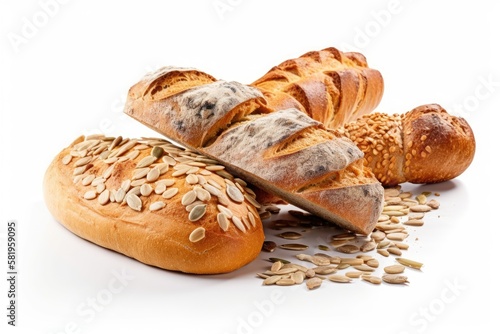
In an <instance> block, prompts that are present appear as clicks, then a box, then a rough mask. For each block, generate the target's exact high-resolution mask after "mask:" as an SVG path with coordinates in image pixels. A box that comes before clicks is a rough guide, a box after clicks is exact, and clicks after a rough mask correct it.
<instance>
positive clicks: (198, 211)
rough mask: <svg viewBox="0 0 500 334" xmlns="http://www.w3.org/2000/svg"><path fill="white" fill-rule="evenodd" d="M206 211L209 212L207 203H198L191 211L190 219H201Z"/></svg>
mask: <svg viewBox="0 0 500 334" xmlns="http://www.w3.org/2000/svg"><path fill="white" fill-rule="evenodd" d="M206 212H207V205H206V204H200V205H197V206H195V207H194V208H193V210H191V212H190V213H189V217H188V219H189V220H190V221H192V222H195V221H197V220H199V219H200V218H201V217H203V215H205V213H206Z"/></svg>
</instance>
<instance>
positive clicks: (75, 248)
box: [0, 0, 500, 334]
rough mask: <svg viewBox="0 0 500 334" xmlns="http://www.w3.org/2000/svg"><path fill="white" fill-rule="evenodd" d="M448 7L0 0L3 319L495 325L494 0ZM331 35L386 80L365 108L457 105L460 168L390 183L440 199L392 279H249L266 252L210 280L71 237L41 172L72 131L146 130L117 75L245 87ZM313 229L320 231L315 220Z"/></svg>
mask: <svg viewBox="0 0 500 334" xmlns="http://www.w3.org/2000/svg"><path fill="white" fill-rule="evenodd" d="M464 3H465V1H462V2H452V1H441V2H439V3H437V1H425V0H422V1H405V0H400V1H389V0H380V1H315V0H308V1H295V0H294V1H290V0H288V1H284V0H281V1H264V0H254V1H250V0H199V1H151V0H143V1H128V2H126V3H125V2H124V1H120V2H118V1H115V2H113V3H111V1H108V2H103V1H94V0H91V1H76V0H73V1H67V0H66V1H62V0H60V1H56V0H40V1H34V0H27V1H9V2H7V1H2V4H1V5H0V52H1V53H0V112H1V119H0V124H1V131H0V136H1V141H0V157H1V166H0V168H1V174H0V175H1V180H2V181H1V186H0V189H1V191H0V196H1V197H0V199H1V201H0V205H1V209H0V216H1V219H0V222H1V229H0V237H1V238H0V263H3V264H2V265H0V267H1V268H4V269H2V272H3V274H2V275H1V277H2V279H1V280H0V281H1V284H0V296H2V297H1V298H0V300H1V302H0V305H1V307H0V309H2V310H3V311H2V312H0V319H2V320H1V321H0V322H1V324H0V328H2V329H1V331H2V332H3V333H5V331H4V329H8V332H9V333H14V332H19V333H21V332H22V333H27V332H29V333H47V334H48V333H111V332H112V333H121V332H126V333H128V332H138V331H141V330H144V332H163V333H164V332H167V331H172V330H174V329H175V328H177V329H176V331H177V332H179V333H183V332H186V333H201V332H203V333H221V334H222V333H271V331H273V332H277V331H280V332H284V331H288V332H290V330H291V331H292V332H298V331H299V330H309V331H312V330H314V331H326V332H332V331H339V330H350V331H351V332H353V333H357V332H365V331H366V330H370V331H372V332H374V333H379V332H380V333H395V334H402V333H442V332H443V331H444V330H456V329H462V330H466V331H471V330H474V331H475V332H478V333H479V332H481V333H485V332H491V331H487V330H486V328H489V327H490V326H494V325H493V320H494V319H495V318H494V313H493V311H494V309H496V311H498V301H497V299H496V298H497V297H498V292H497V291H498V283H497V277H498V276H496V274H495V273H494V268H496V267H497V258H496V257H497V254H498V249H497V247H496V243H497V239H498V214H497V213H496V211H495V210H494V209H495V208H496V206H497V202H498V201H497V200H496V196H497V193H498V179H497V176H496V175H497V173H498V172H497V169H498V167H497V166H496V165H495V164H494V161H493V157H494V156H495V155H496V154H497V153H498V150H497V148H496V145H495V141H496V136H497V134H498V130H497V127H498V123H496V122H498V121H499V119H498V113H499V106H500V94H499V92H500V67H499V65H498V59H500V52H499V47H498V32H500V24H499V23H498V22H499V19H498V17H499V14H500V7H499V6H498V4H497V3H495V4H494V2H493V1H485V0H477V1H474V2H473V1H469V2H467V4H464ZM329 46H334V47H337V48H340V49H341V50H344V51H361V52H362V53H363V54H364V55H365V56H366V57H367V59H368V62H369V65H370V66H371V67H373V68H376V69H378V70H380V71H381V73H382V75H383V76H384V80H385V92H384V97H383V99H382V102H381V103H380V105H379V107H378V108H377V110H378V111H384V112H388V113H394V112H397V113H402V112H405V111H408V110H410V109H412V108H414V107H416V106H418V105H420V104H425V103H439V104H441V105H442V106H443V107H444V108H445V109H447V110H448V111H449V112H450V113H452V114H455V115H459V116H462V117H465V118H466V119H467V121H468V122H469V123H470V125H471V126H472V128H473V130H474V132H475V135H476V140H477V152H476V156H475V159H474V162H473V164H472V165H471V166H470V168H469V169H468V170H467V171H466V172H465V173H464V174H462V175H461V176H460V177H458V178H457V179H455V180H453V181H450V182H446V183H443V184H439V185H429V186H423V187H417V186H412V185H407V184H405V185H403V187H404V189H408V190H413V191H415V192H416V193H418V192H420V191H422V190H430V191H439V192H441V196H440V197H439V198H438V200H439V201H440V202H441V208H440V209H439V210H438V211H437V212H433V214H430V215H429V216H428V217H429V218H428V222H427V224H426V225H424V226H423V227H421V228H418V229H412V230H411V231H412V234H411V237H410V239H409V243H410V245H411V246H410V249H409V250H408V253H407V254H408V257H412V258H416V259H418V260H421V261H423V262H424V263H425V266H424V269H423V270H422V272H415V271H412V272H409V273H408V275H409V276H410V281H411V282H410V284H409V285H408V286H404V287H402V286H389V285H385V284H384V285H380V286H372V285H369V284H367V283H363V282H359V281H356V282H354V283H352V284H349V285H339V284H333V283H331V282H325V283H324V284H323V286H322V287H321V288H320V289H319V290H315V291H307V289H306V288H305V286H304V285H302V286H299V287H297V288H287V287H284V288H278V287H262V286H261V282H260V281H259V280H258V279H257V278H255V276H254V275H255V273H256V272H258V271H261V270H264V268H266V267H267V265H268V263H267V262H265V261H263V260H262V259H258V260H256V261H255V262H253V263H251V264H250V265H248V266H246V267H244V268H242V269H241V270H238V271H236V272H233V273H231V274H227V275H220V276H209V277H207V276H203V277H200V276H189V275H183V274H179V273H172V272H167V271H163V270H159V269H155V268H151V267H148V266H145V265H142V264H141V263H138V262H136V261H134V260H131V259H128V258H126V257H124V256H121V255H119V254H116V253H113V252H109V251H107V250H105V249H102V248H100V247H97V246H94V245H93V244H91V243H89V242H86V241H83V240H81V239H79V238H78V237H76V236H74V235H72V234H71V233H70V232H68V231H67V230H65V229H64V228H63V227H62V226H61V225H59V224H58V223H57V222H56V221H54V220H53V219H52V217H51V216H50V214H49V212H48V211H47V209H46V208H45V205H44V202H43V197H42V188H41V182H42V178H43V174H44V172H45V169H46V167H47V166H48V164H49V163H50V161H51V159H52V158H53V157H54V156H55V155H56V154H57V153H58V152H59V151H60V150H61V149H62V148H63V147H65V146H66V145H68V144H69V143H70V142H71V141H72V140H73V139H74V138H76V137H77V136H79V135H80V134H90V133H95V132H104V133H105V134H107V135H119V134H120V135H123V136H128V137H134V136H147V135H156V134H155V133H153V132H152V131H151V130H148V129H146V128H145V127H143V126H142V125H140V124H139V123H137V122H134V121H133V120H132V119H130V118H128V117H126V116H124V115H123V114H122V112H121V110H122V107H123V103H124V99H125V96H126V93H127V91H128V89H129V87H130V86H131V85H132V84H134V83H135V82H136V81H138V80H139V79H140V78H141V77H142V76H143V75H144V74H145V73H146V72H148V71H150V70H153V69H156V68H158V67H159V66H163V65H178V66H192V67H197V68H199V69H201V70H204V71H206V72H208V73H210V74H212V75H214V76H215V77H217V78H221V79H227V80H236V81H240V82H243V83H250V82H252V81H253V80H255V79H256V78H258V77H260V76H261V75H263V74H264V73H265V72H266V71H267V70H269V69H270V68H271V67H272V66H274V65H276V64H278V63H280V62H281V61H283V60H285V59H288V58H294V57H297V56H299V55H301V54H303V53H305V52H307V51H311V50H318V49H322V48H325V47H329ZM9 219H15V220H17V222H18V226H19V227H18V240H19V241H18V258H19V263H18V266H19V267H18V270H19V277H18V286H17V292H18V299H17V303H18V309H17V317H18V318H17V324H18V326H17V327H16V328H11V326H8V325H7V320H8V319H7V317H6V314H7V310H6V306H7V302H8V300H7V290H8V288H7V284H6V283H7V282H6V278H3V277H4V275H5V276H6V272H7V269H6V262H7V259H6V257H7V254H6V253H7V251H6V248H7V246H6V224H7V221H8V220H9ZM272 233H273V232H271V231H269V234H272ZM324 233H325V235H323V237H324V238H325V240H326V239H327V237H328V236H329V234H330V232H329V231H325V232H324ZM278 255H279V254H278ZM268 256H269V255H268V254H264V255H263V256H262V258H263V259H264V258H267V257H268ZM117 275H118V276H120V275H121V276H122V278H121V279H122V281H117V280H116V277H117ZM118 282H120V283H118ZM328 283H330V284H328ZM110 284H111V285H110ZM113 284H114V285H113ZM92 300H97V305H95V308H94V309H93V308H92V307H91V305H92V304H91V303H92ZM99 300H100V301H101V302H99ZM495 314H498V313H495ZM495 327H496V328H498V326H495Z"/></svg>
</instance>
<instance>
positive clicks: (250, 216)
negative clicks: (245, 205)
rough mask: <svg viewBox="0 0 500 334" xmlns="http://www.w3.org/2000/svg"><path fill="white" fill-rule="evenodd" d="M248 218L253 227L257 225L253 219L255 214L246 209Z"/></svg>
mask: <svg viewBox="0 0 500 334" xmlns="http://www.w3.org/2000/svg"><path fill="white" fill-rule="evenodd" d="M247 216H248V220H249V221H250V224H252V227H255V226H256V225H257V222H256V221H255V216H254V214H253V213H252V212H251V211H248V213H247Z"/></svg>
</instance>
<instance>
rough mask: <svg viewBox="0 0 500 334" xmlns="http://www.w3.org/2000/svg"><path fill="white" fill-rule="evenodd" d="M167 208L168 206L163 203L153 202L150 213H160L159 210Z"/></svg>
mask: <svg viewBox="0 0 500 334" xmlns="http://www.w3.org/2000/svg"><path fill="white" fill-rule="evenodd" d="M165 206H166V204H165V203H164V202H162V201H157V202H153V203H151V205H150V206H149V211H158V210H161V209H163V208H164V207H165Z"/></svg>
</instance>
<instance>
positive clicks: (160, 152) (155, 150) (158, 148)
mask: <svg viewBox="0 0 500 334" xmlns="http://www.w3.org/2000/svg"><path fill="white" fill-rule="evenodd" d="M164 154H165V150H163V147H161V146H155V147H153V149H152V150H151V155H152V156H154V157H155V158H156V159H159V158H161V157H162V156H163V155H164ZM156 159H155V161H156Z"/></svg>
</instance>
